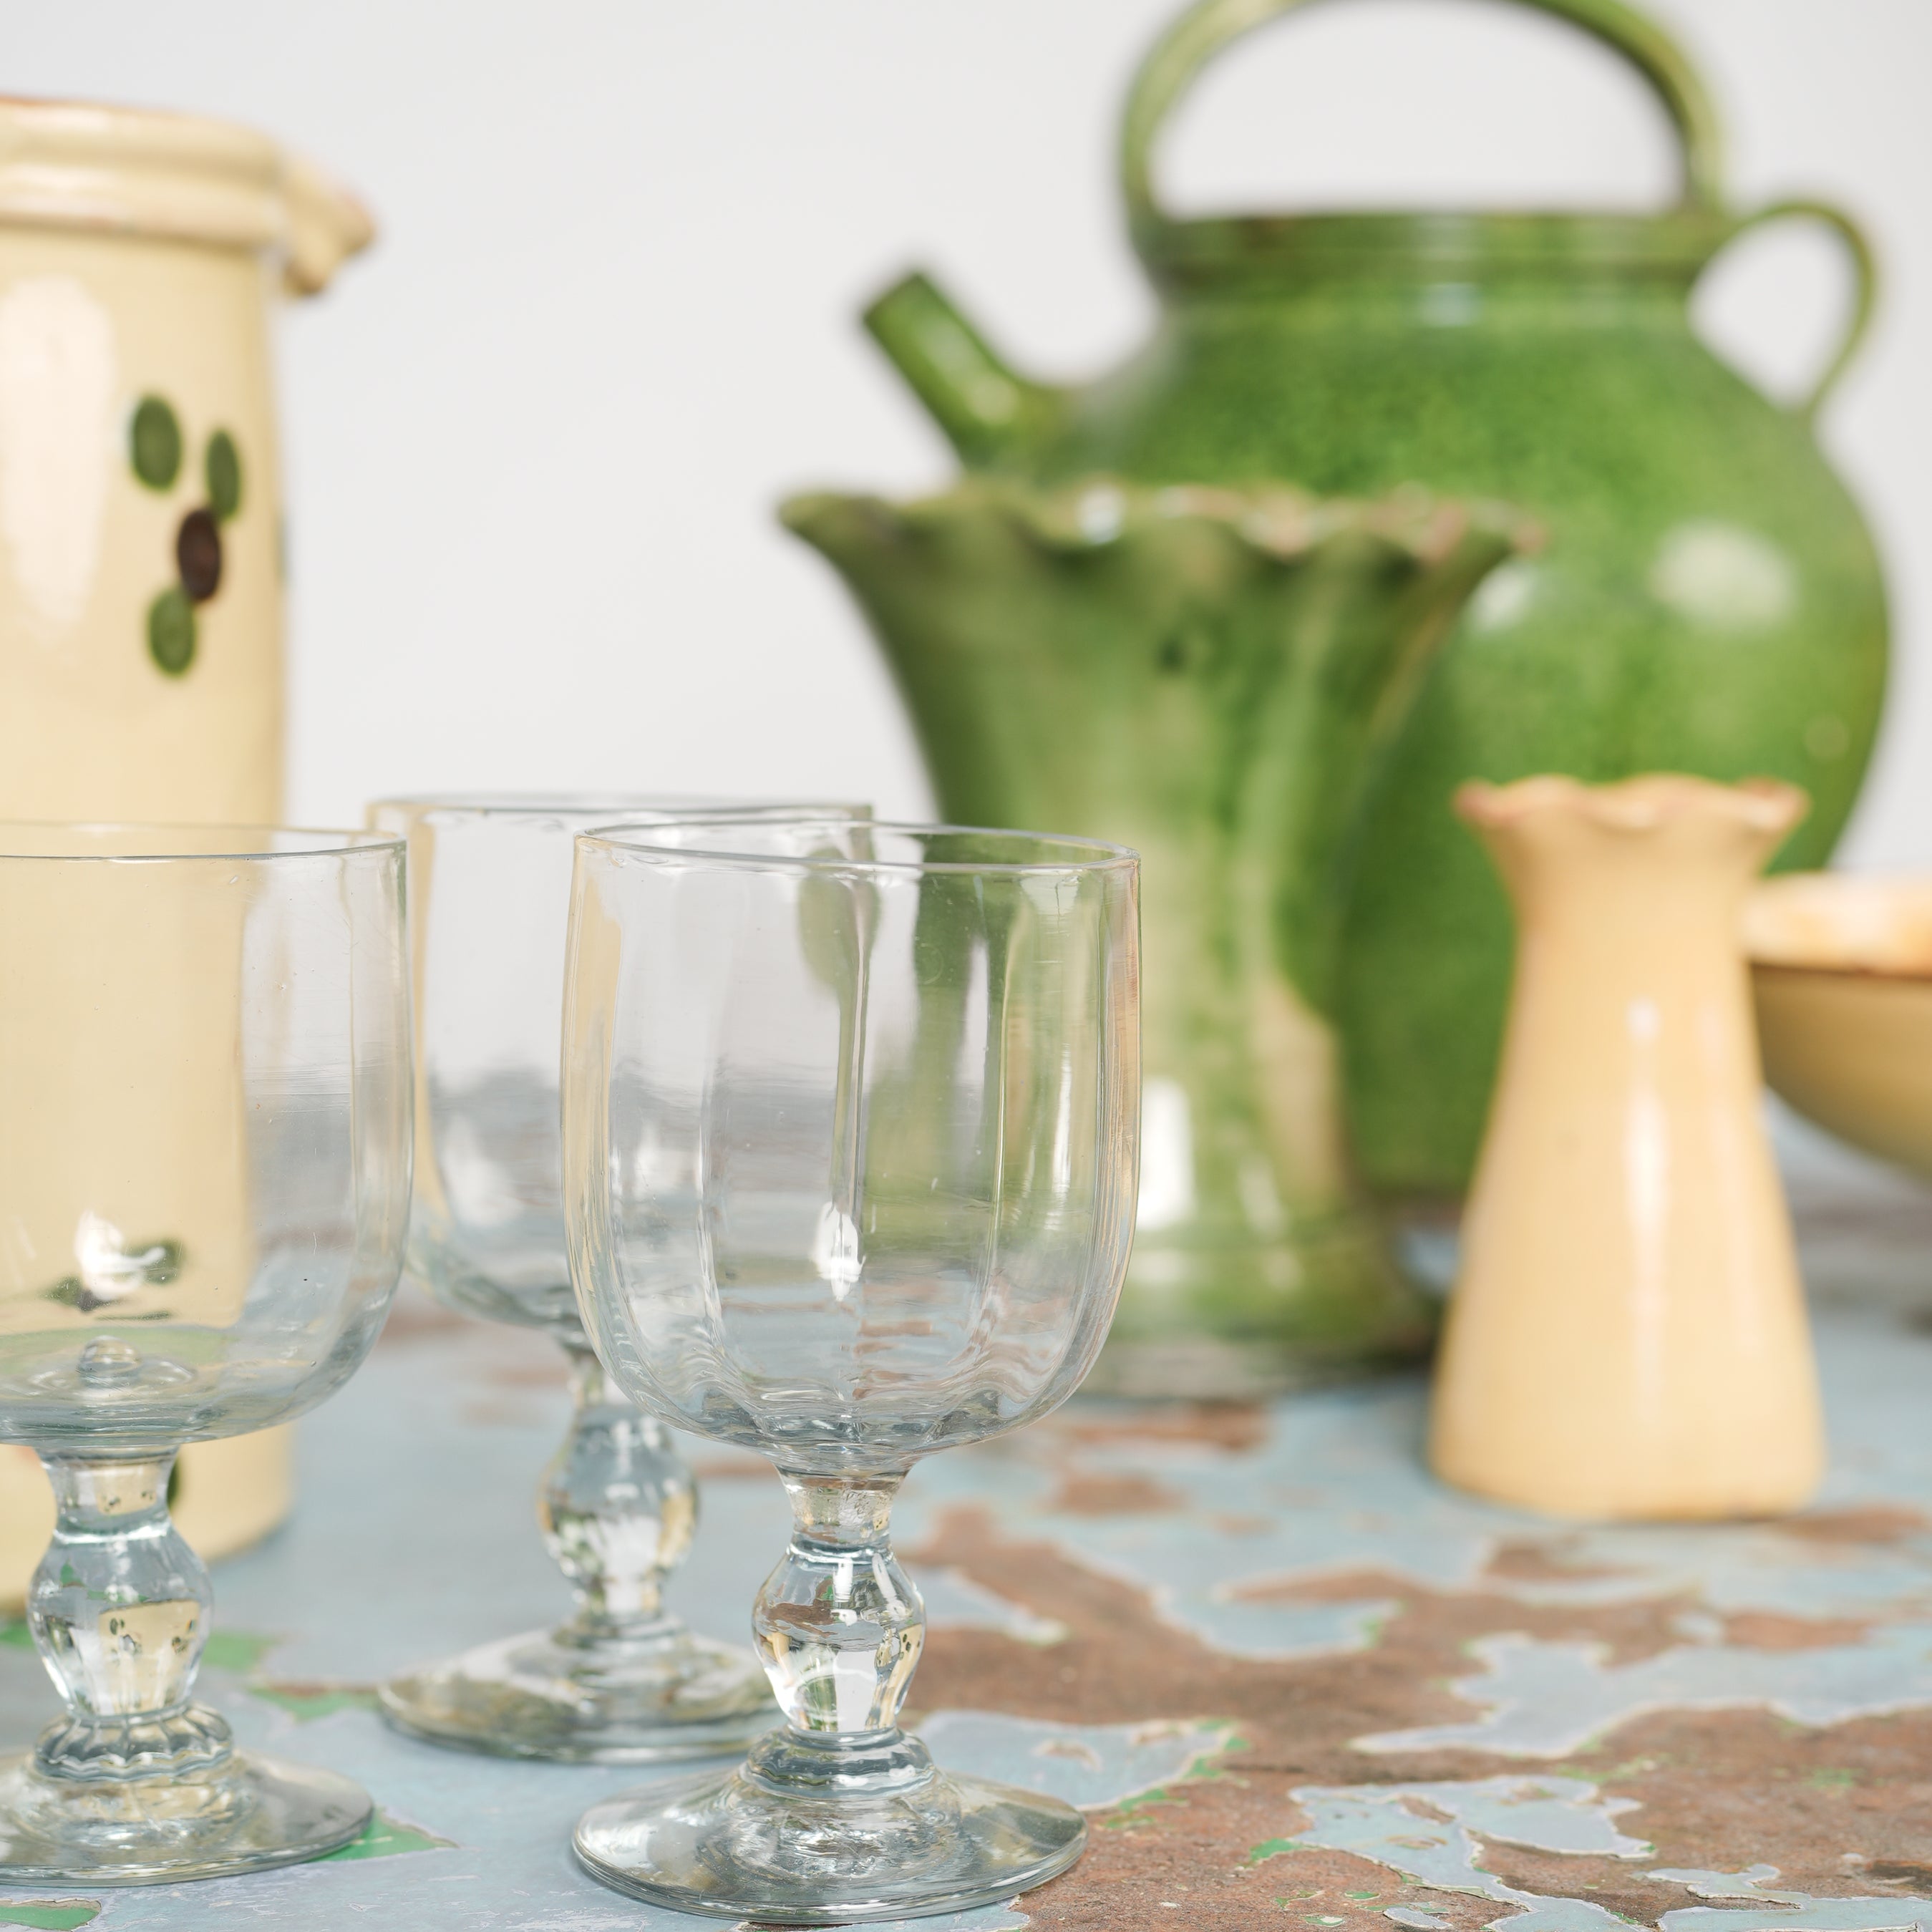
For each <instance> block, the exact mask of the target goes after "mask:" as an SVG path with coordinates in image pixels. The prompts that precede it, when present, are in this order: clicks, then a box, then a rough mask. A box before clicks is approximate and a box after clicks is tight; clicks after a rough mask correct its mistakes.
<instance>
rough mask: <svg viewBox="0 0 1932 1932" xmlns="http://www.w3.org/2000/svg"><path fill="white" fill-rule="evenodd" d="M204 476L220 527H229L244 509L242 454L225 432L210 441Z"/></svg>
mask: <svg viewBox="0 0 1932 1932" xmlns="http://www.w3.org/2000/svg"><path fill="white" fill-rule="evenodd" d="M202 476H203V479H204V480H205V481H206V483H207V484H208V508H209V510H210V511H211V512H212V513H213V514H214V520H215V521H216V522H217V523H226V522H227V520H228V519H229V517H232V516H233V515H234V514H235V513H236V511H237V510H239V509H240V508H241V507H242V452H240V451H239V449H236V447H235V439H234V438H233V437H232V436H230V435H229V434H228V432H227V431H226V430H225V429H218V430H217V431H215V432H214V434H213V435H212V436H211V437H209V438H208V454H207V455H206V457H205V458H204V459H203V460H202Z"/></svg>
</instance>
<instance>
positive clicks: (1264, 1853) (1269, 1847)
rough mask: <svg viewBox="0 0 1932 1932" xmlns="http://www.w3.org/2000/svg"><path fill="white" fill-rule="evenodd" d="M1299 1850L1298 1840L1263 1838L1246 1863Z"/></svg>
mask: <svg viewBox="0 0 1932 1932" xmlns="http://www.w3.org/2000/svg"><path fill="white" fill-rule="evenodd" d="M1300 1850H1301V1840H1300V1839H1299V1838H1264V1839H1263V1840H1262V1841H1261V1843H1259V1845H1256V1846H1255V1847H1254V1848H1253V1850H1251V1851H1250V1852H1249V1853H1248V1855H1247V1860H1246V1862H1247V1864H1251V1865H1259V1864H1266V1863H1267V1862H1268V1860H1269V1859H1270V1858H1280V1856H1281V1855H1282V1853H1283V1852H1298V1851H1300ZM1349 1897H1351V1898H1355V1897H1373V1894H1371V1893H1367V1892H1363V1893H1356V1892H1351V1893H1349Z"/></svg>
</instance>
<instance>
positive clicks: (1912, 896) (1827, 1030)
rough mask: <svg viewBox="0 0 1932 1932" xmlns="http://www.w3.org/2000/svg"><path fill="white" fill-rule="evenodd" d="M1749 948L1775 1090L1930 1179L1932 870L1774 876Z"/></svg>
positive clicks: (1752, 921)
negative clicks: (1928, 874)
mask: <svg viewBox="0 0 1932 1932" xmlns="http://www.w3.org/2000/svg"><path fill="white" fill-rule="evenodd" d="M1745 951H1746V953H1748V956H1749V957H1750V959H1751V983H1752V986H1753V989H1754V992H1755V995H1756V997H1757V1022H1758V1037H1759V1039H1760V1042H1761V1043H1762V1045H1763V1052H1764V1072H1765V1078H1766V1080H1767V1081H1769V1082H1770V1084H1771V1086H1772V1089H1773V1091H1775V1092H1776V1093H1777V1094H1779V1095H1781V1097H1783V1098H1784V1099H1785V1100H1788V1101H1789V1102H1790V1103H1791V1105H1792V1106H1794V1107H1796V1109H1798V1111H1799V1112H1800V1113H1801V1114H1803V1115H1805V1116H1806V1117H1807V1118H1809V1119H1811V1120H1813V1121H1817V1124H1819V1126H1820V1127H1825V1128H1827V1129H1829V1130H1830V1131H1831V1132H1832V1133H1835V1134H1836V1135H1838V1136H1839V1137H1840V1138H1841V1139H1843V1140H1847V1141H1849V1142H1851V1143H1852V1145H1853V1146H1855V1147H1860V1148H1864V1149H1865V1150H1866V1151H1867V1152H1868V1153H1870V1154H1879V1155H1881V1156H1882V1157H1884V1158H1885V1160H1891V1161H1896V1162H1897V1163H1898V1164H1899V1165H1900V1166H1903V1167H1908V1168H1910V1169H1912V1171H1913V1172H1915V1173H1917V1174H1921V1175H1924V1176H1925V1177H1927V1178H1928V1179H1932V878H1884V877H1861V876H1860V875H1858V874H1855V873H1849V872H1798V873H1793V874H1788V875H1787V876H1786V877H1783V878H1778V879H1769V880H1766V881H1765V883H1763V884H1762V885H1760V886H1758V887H1757V889H1756V891H1755V892H1754V893H1753V894H1752V895H1751V901H1750V902H1749V904H1748V906H1747V907H1746V910H1745Z"/></svg>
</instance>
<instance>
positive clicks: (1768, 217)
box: [1725, 199, 1878, 423]
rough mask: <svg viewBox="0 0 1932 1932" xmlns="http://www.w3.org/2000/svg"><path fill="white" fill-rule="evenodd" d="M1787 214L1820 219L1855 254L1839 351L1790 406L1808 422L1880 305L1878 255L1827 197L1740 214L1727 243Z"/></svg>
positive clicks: (1775, 204)
mask: <svg viewBox="0 0 1932 1932" xmlns="http://www.w3.org/2000/svg"><path fill="white" fill-rule="evenodd" d="M1787 220H1790V221H1817V222H1822V223H1823V224H1824V225H1825V226H1826V227H1827V228H1829V229H1831V230H1832V233H1834V234H1835V235H1836V236H1838V239H1839V240H1840V241H1841V242H1843V244H1844V245H1845V252H1846V254H1847V255H1849V257H1851V260H1852V312H1851V314H1850V316H1849V317H1848V318H1847V319H1846V323H1845V334H1844V339H1843V341H1841V343H1840V344H1839V345H1838V353H1836V354H1835V356H1832V359H1831V360H1830V361H1829V362H1827V363H1826V365H1825V368H1824V373H1823V374H1822V375H1820V377H1819V378H1818V380H1817V382H1815V383H1813V385H1812V386H1811V392H1810V394H1809V395H1807V396H1805V398H1804V399H1803V400H1802V401H1800V402H1798V403H1796V404H1793V406H1792V413H1793V415H1794V416H1796V417H1797V418H1798V419H1799V421H1800V422H1805V423H1809V422H1811V420H1812V419H1814V417H1815V416H1817V413H1818V412H1819V410H1820V409H1821V408H1823V406H1824V403H1825V399H1826V397H1828V396H1829V395H1830V394H1831V393H1832V391H1833V390H1834V389H1836V388H1837V387H1838V378H1839V377H1841V376H1842V375H1843V374H1844V373H1845V371H1846V368H1847V367H1848V366H1849V364H1850V362H1851V359H1852V357H1853V356H1855V355H1856V354H1857V353H1858V347H1859V345H1860V344H1861V343H1862V342H1863V341H1864V339H1865V332H1866V331H1867V329H1870V326H1871V320H1872V315H1873V311H1875V310H1876V308H1877V306H1878V258H1877V257H1876V255H1875V254H1873V251H1872V245H1871V242H1870V239H1868V238H1867V236H1866V234H1865V232H1864V229H1862V228H1861V227H1860V226H1858V223H1856V222H1855V221H1854V220H1852V217H1850V216H1849V214H1846V212H1845V211H1844V210H1843V208H1835V207H1834V206H1833V205H1832V204H1831V202H1829V201H1810V200H1804V199H1799V200H1790V201H1773V202H1766V205H1764V206H1763V208H1754V209H1753V210H1752V211H1751V213H1750V214H1746V215H1742V216H1740V217H1739V219H1738V220H1737V222H1736V225H1735V226H1733V228H1732V229H1731V232H1730V234H1729V236H1727V237H1726V238H1725V239H1726V242H1727V245H1728V244H1729V243H1730V242H1735V241H1736V239H1738V237H1739V236H1740V235H1742V234H1744V233H1745V232H1746V231H1747V230H1748V229H1753V228H1762V227H1763V226H1765V225H1766V223H1769V222H1772V221H1787Z"/></svg>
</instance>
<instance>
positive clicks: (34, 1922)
mask: <svg viewBox="0 0 1932 1932" xmlns="http://www.w3.org/2000/svg"><path fill="white" fill-rule="evenodd" d="M100 1915H101V1901H100V1900H99V1899H98V1898H0V1925H31V1926H32V1927H34V1932H74V1928H75V1927H77V1926H80V1925H85V1924H87V1923H88V1922H89V1921H90V1920H92V1919H95V1918H98V1917H99V1916H100Z"/></svg>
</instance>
